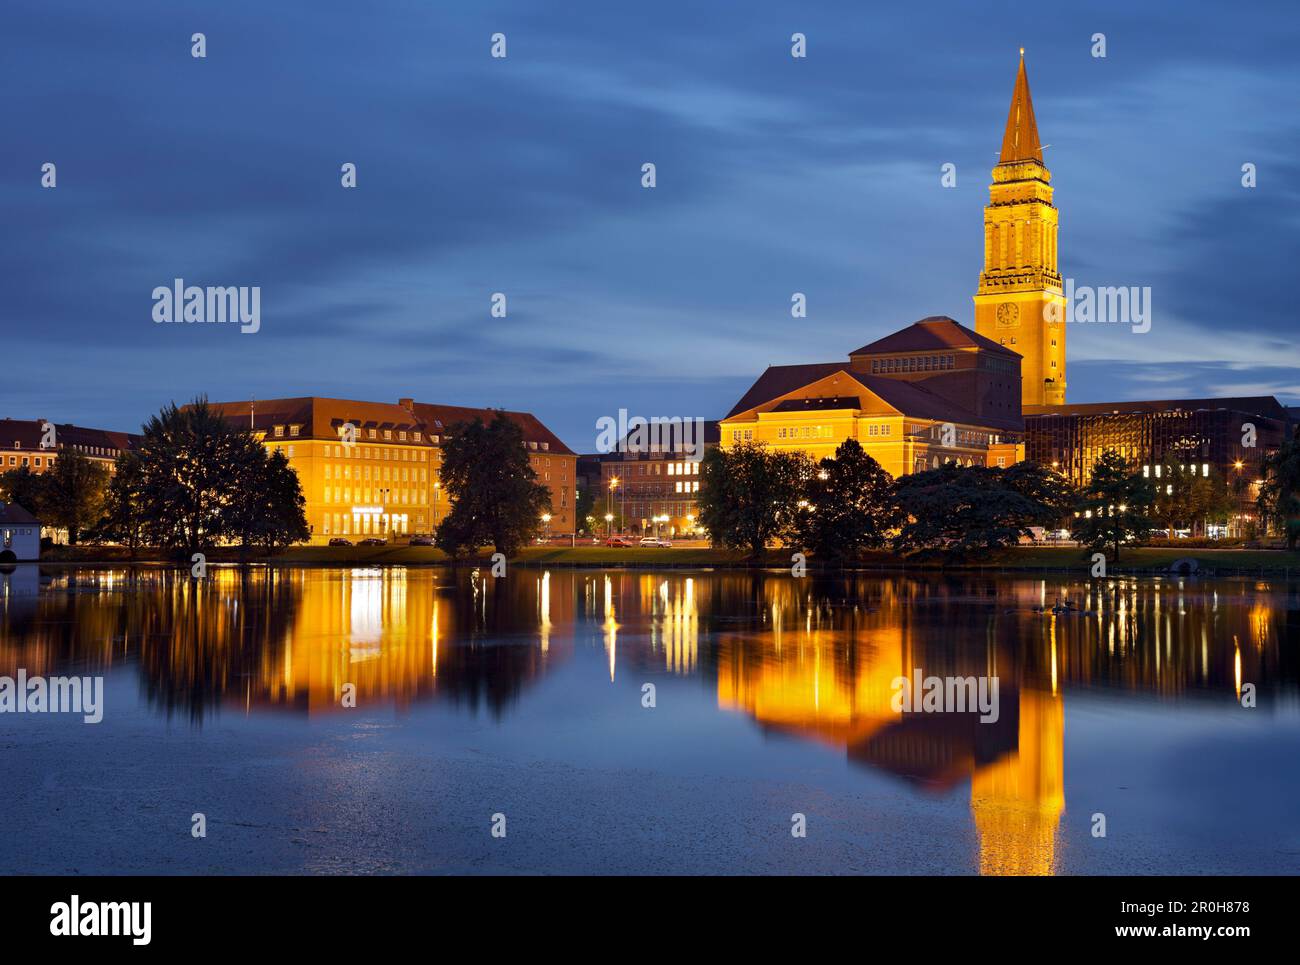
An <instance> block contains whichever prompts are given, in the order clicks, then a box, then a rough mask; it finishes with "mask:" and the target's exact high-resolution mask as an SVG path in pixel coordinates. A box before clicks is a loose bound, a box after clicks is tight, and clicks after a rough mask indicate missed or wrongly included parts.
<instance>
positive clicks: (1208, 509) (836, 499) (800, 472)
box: [699, 439, 1300, 560]
mask: <svg viewBox="0 0 1300 965" xmlns="http://www.w3.org/2000/svg"><path fill="white" fill-rule="evenodd" d="M1294 445H1295V444H1294V443H1293V444H1292V446H1293V449H1292V450H1284V451H1283V453H1279V454H1278V456H1277V457H1271V459H1273V460H1274V462H1276V464H1277V465H1278V467H1279V468H1278V469H1277V472H1276V477H1277V478H1278V479H1282V480H1284V479H1287V478H1290V479H1292V480H1293V481H1292V483H1291V488H1290V489H1289V490H1288V489H1287V488H1286V484H1285V483H1278V486H1277V488H1278V490H1279V491H1282V492H1288V491H1289V492H1290V493H1292V496H1291V498H1292V499H1293V500H1294V499H1296V497H1295V495H1294V494H1295V492H1296V489H1297V484H1296V480H1295V477H1296V474H1297V473H1300V465H1298V464H1300V459H1298V458H1297V457H1296V456H1295V455H1294V454H1292V455H1290V456H1287V455H1285V453H1286V452H1288V451H1291V452H1294ZM1288 459H1290V460H1292V461H1290V462H1288V461H1287V460H1288ZM1288 473H1290V474H1291V475H1290V476H1288V475H1287V474H1288ZM1161 476H1162V479H1164V483H1163V488H1160V487H1157V486H1156V485H1155V483H1153V481H1152V480H1151V479H1149V478H1147V477H1146V476H1145V475H1144V474H1143V473H1141V472H1139V471H1138V470H1137V468H1136V467H1135V466H1132V465H1130V464H1128V463H1127V462H1126V461H1125V460H1124V459H1123V458H1122V457H1121V456H1119V455H1118V454H1117V453H1115V452H1113V451H1109V450H1108V451H1107V452H1105V453H1103V455H1102V456H1101V458H1100V459H1099V460H1098V461H1097V464H1096V466H1095V467H1094V468H1093V472H1092V477H1091V480H1090V481H1089V483H1088V485H1087V486H1085V487H1083V488H1082V489H1078V490H1076V489H1075V488H1074V487H1073V486H1072V485H1071V484H1070V483H1069V481H1068V480H1066V479H1065V478H1064V477H1063V476H1061V475H1060V474H1059V473H1057V472H1056V471H1054V470H1052V469H1049V468H1047V467H1045V466H1041V465H1038V464H1036V463H1032V462H1020V463H1017V464H1015V465H1013V466H1010V467H1008V468H1006V469H995V468H989V467H984V466H960V465H957V464H949V465H945V466H941V467H938V468H935V469H929V470H925V471H923V472H917V473H912V474H911V475H907V476H902V477H900V478H899V479H896V480H895V479H892V478H891V477H890V476H889V474H888V473H886V472H885V471H884V470H883V469H882V468H881V467H880V465H879V464H878V463H877V462H876V461H875V460H874V459H873V458H871V456H869V455H868V454H867V453H866V452H865V451H864V450H863V448H862V446H861V444H860V443H858V442H857V441H856V440H853V439H850V440H847V441H845V442H843V443H842V444H841V445H840V446H839V448H838V449H837V450H836V452H835V457H834V458H826V459H822V460H820V461H819V462H814V461H813V460H811V459H810V458H809V457H808V456H807V455H805V454H804V453H801V452H797V451H796V452H784V451H775V450H769V449H768V448H766V447H765V446H763V445H761V444H754V443H748V444H742V445H737V446H733V447H730V448H728V449H714V450H710V451H709V452H708V453H707V454H706V455H705V458H704V464H703V465H702V466H701V469H700V480H701V482H700V497H699V506H700V509H699V512H700V521H701V524H702V525H703V526H704V527H705V528H706V529H707V530H708V531H709V533H710V538H711V540H712V541H713V543H714V544H715V545H718V546H725V547H730V548H739V549H745V550H747V551H748V552H749V553H750V555H751V556H754V557H758V556H759V555H760V554H761V553H762V552H763V549H764V548H765V547H766V546H767V545H768V544H769V543H772V542H774V541H780V542H781V543H782V544H784V545H786V546H792V547H798V548H800V549H803V550H807V551H809V552H812V553H813V554H815V555H816V556H817V557H819V558H821V559H831V560H845V559H853V558H855V557H858V556H860V555H861V554H862V553H863V552H865V551H869V550H883V549H889V550H892V551H894V552H896V553H901V554H905V555H913V554H914V555H920V556H935V555H938V556H943V557H946V558H953V559H961V558H968V557H975V556H979V555H984V554H988V553H990V552H995V551H997V550H1000V549H1003V548H1005V547H1008V546H1013V545H1015V544H1017V543H1018V542H1019V541H1020V539H1021V538H1022V537H1023V536H1025V535H1027V534H1029V533H1030V532H1031V530H1032V529H1033V528H1036V527H1042V528H1044V529H1055V528H1058V527H1066V528H1069V529H1070V530H1072V532H1073V535H1074V536H1075V538H1076V539H1078V540H1079V542H1080V543H1081V544H1082V545H1084V546H1086V547H1088V548H1089V549H1090V550H1105V551H1107V552H1108V553H1110V554H1112V556H1113V557H1114V558H1118V556H1119V553H1120V547H1121V546H1123V545H1124V544H1125V543H1131V542H1136V541H1140V540H1142V539H1146V538H1147V537H1148V536H1150V534H1151V533H1152V532H1153V531H1154V530H1155V529H1157V528H1158V526H1159V524H1160V523H1162V522H1163V523H1164V524H1165V525H1166V526H1169V527H1172V526H1173V525H1175V523H1178V522H1183V521H1194V520H1198V519H1213V518H1216V517H1222V518H1226V516H1227V514H1228V513H1229V512H1230V511H1231V508H1232V505H1233V497H1232V493H1231V492H1230V490H1229V486H1228V484H1227V482H1226V481H1225V480H1224V479H1223V478H1222V476H1220V475H1214V476H1209V475H1206V474H1204V473H1202V474H1201V475H1200V476H1194V474H1193V473H1192V472H1191V471H1190V469H1181V467H1172V466H1171V467H1169V468H1168V469H1167V470H1166V471H1164V472H1162V474H1161ZM1270 478H1273V477H1270ZM1275 501H1276V502H1280V501H1279V500H1275ZM1291 505H1292V506H1293V515H1296V514H1295V512H1294V508H1296V507H1297V504H1296V503H1292V504H1291Z"/></svg>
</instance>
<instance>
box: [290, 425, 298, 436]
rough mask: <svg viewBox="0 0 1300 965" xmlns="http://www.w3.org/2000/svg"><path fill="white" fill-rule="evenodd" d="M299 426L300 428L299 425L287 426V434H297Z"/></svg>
mask: <svg viewBox="0 0 1300 965" xmlns="http://www.w3.org/2000/svg"><path fill="white" fill-rule="evenodd" d="M299 428H300V426H289V435H291V436H297V435H298V429H299Z"/></svg>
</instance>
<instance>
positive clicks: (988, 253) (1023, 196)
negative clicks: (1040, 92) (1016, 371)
mask: <svg viewBox="0 0 1300 965" xmlns="http://www.w3.org/2000/svg"><path fill="white" fill-rule="evenodd" d="M1056 229H1057V212H1056V207H1055V206H1054V205H1053V204H1052V175H1051V172H1050V171H1048V170H1047V168H1046V166H1045V165H1044V164H1043V149H1042V146H1041V145H1040V144H1039V142H1038V125H1037V124H1036V123H1035V122H1034V103H1033V101H1032V100H1030V97H1029V79H1028V77H1027V76H1026V75H1025V52H1024V50H1023V49H1021V51H1020V71H1019V73H1017V74H1016V89H1015V93H1013V94H1012V96H1011V113H1010V114H1009V115H1008V117H1007V130H1006V133H1005V134H1004V135H1003V136H1002V154H1001V156H1000V157H999V158H998V163H997V166H996V167H995V168H994V169H993V184H991V185H990V186H989V203H988V206H987V207H985V209H984V270H983V271H982V272H981V273H980V283H979V288H978V289H977V290H976V292H975V331H977V332H979V334H981V335H983V336H985V337H987V338H991V339H993V341H995V342H999V343H1001V344H1002V345H1005V346H1007V348H1009V349H1012V350H1013V351H1015V352H1019V353H1020V354H1021V355H1022V356H1023V357H1024V361H1023V362H1021V365H1020V377H1021V404H1022V405H1024V406H1026V407H1028V406H1039V405H1063V404H1064V403H1065V298H1064V296H1063V295H1062V290H1061V275H1060V272H1058V271H1057V269H1056Z"/></svg>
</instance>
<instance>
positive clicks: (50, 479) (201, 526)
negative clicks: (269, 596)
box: [0, 399, 311, 555]
mask: <svg viewBox="0 0 1300 965" xmlns="http://www.w3.org/2000/svg"><path fill="white" fill-rule="evenodd" d="M0 490H3V491H4V492H5V494H6V498H7V500H10V501H13V502H16V503H18V504H20V505H22V506H24V507H26V508H28V509H29V510H30V511H32V512H33V513H35V514H36V515H37V516H38V517H39V518H40V519H41V521H42V522H43V523H45V524H46V525H51V526H58V527H63V528H65V529H67V531H68V541H69V542H70V543H76V542H77V541H78V540H79V539H80V538H81V537H82V536H86V537H88V538H89V539H91V540H92V541H96V542H115V543H121V544H123V545H125V546H127V547H129V548H130V549H131V551H132V553H134V552H135V550H136V549H137V548H138V547H140V546H157V547H159V548H161V549H163V550H168V551H173V552H176V553H184V554H186V555H188V554H191V553H194V552H197V551H199V550H203V549H207V548H209V547H212V546H215V545H217V544H219V543H235V544H238V545H240V546H241V547H244V548H245V549H248V548H252V547H259V548H261V549H264V550H267V551H274V550H276V549H280V548H283V547H285V546H287V545H289V544H291V543H294V542H299V541H302V540H306V539H308V538H310V536H311V531H310V529H309V528H308V526H307V518H306V515H305V513H304V506H305V504H306V502H305V499H304V498H303V494H302V487H301V485H300V484H299V481H298V474H297V473H295V472H294V471H293V469H292V468H291V467H290V466H289V460H288V459H287V458H286V457H285V456H284V454H283V453H281V452H274V453H272V452H268V451H267V449H266V447H265V446H263V445H262V443H261V442H259V441H258V440H257V438H256V437H255V436H254V435H253V434H252V433H251V432H248V431H246V430H243V429H239V428H236V427H234V426H232V425H231V424H230V423H228V422H227V421H226V420H225V419H223V418H222V417H221V415H220V414H219V413H217V412H216V411H214V410H213V409H212V408H210V407H209V406H208V404H207V401H206V400H204V399H198V400H196V401H195V402H194V403H193V404H192V405H190V406H187V407H185V408H184V409H181V408H178V407H177V406H176V405H175V404H172V405H169V406H167V407H166V408H165V409H163V410H162V411H161V412H160V413H158V415H156V416H154V417H152V418H151V419H150V420H149V422H148V423H146V424H145V426H144V427H143V438H142V439H141V441H140V444H139V446H138V447H137V448H135V449H132V450H127V451H124V452H122V453H120V454H119V455H118V457H117V460H116V461H115V463H114V467H113V472H112V473H111V474H110V473H109V472H108V471H107V470H106V469H105V468H104V467H102V466H100V465H97V464H96V463H94V462H93V461H91V460H89V459H87V458H86V457H85V456H84V455H82V454H81V453H79V452H76V451H75V450H60V451H59V452H58V455H57V458H56V459H55V460H54V465H53V466H52V467H51V468H50V469H49V470H48V471H46V472H45V473H41V474H36V473H31V472H30V471H29V470H26V469H24V470H15V471H13V472H9V473H5V474H4V475H3V476H0Z"/></svg>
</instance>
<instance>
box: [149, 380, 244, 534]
mask: <svg viewBox="0 0 1300 965" xmlns="http://www.w3.org/2000/svg"><path fill="white" fill-rule="evenodd" d="M143 432H144V436H143V438H142V439H141V442H140V445H139V449H138V451H139V453H140V461H141V468H142V471H141V480H140V489H141V495H142V500H143V503H144V508H145V514H146V516H147V518H148V531H149V533H150V535H151V537H152V538H153V540H154V541H155V542H156V543H157V545H159V546H161V547H165V548H169V549H175V550H177V551H181V552H183V553H184V554H185V555H190V554H192V553H194V552H196V551H198V550H200V549H203V548H204V547H207V546H211V545H213V544H215V543H217V542H218V541H220V540H222V539H223V538H225V537H226V536H227V535H229V533H230V529H231V526H230V523H231V520H230V515H231V507H232V506H233V505H235V504H236V503H237V502H238V501H239V500H240V499H242V498H245V496H246V493H245V492H244V491H243V490H242V489H241V488H240V483H239V473H238V472H237V471H236V470H235V467H238V466H239V464H240V460H241V458H245V456H246V453H247V446H248V442H249V439H250V438H251V437H250V436H249V434H248V433H247V432H244V431H242V430H238V429H235V428H234V427H233V426H231V425H230V424H229V423H228V422H226V420H225V419H224V418H222V417H221V415H220V414H218V413H217V412H216V411H215V410H213V409H212V408H211V407H209V406H208V404H207V400H206V399H204V398H198V399H195V400H194V403H193V404H191V405H189V406H186V407H185V408H184V409H179V408H177V407H176V404H175V403H170V404H169V405H167V406H166V407H165V408H164V409H163V410H162V411H161V412H159V413H158V414H157V415H155V416H153V417H152V418H150V420H149V421H148V422H147V423H145V425H144V427H143Z"/></svg>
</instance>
